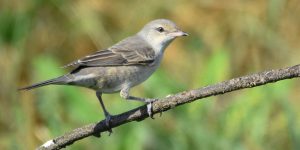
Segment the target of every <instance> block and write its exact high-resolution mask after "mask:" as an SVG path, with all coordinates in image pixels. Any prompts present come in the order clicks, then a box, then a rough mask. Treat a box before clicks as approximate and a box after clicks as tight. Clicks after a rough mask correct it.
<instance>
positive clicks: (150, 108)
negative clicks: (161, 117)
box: [147, 102, 154, 119]
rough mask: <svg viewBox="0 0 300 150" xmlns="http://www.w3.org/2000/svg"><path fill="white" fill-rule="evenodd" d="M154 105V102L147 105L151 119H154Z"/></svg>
mask: <svg viewBox="0 0 300 150" xmlns="http://www.w3.org/2000/svg"><path fill="white" fill-rule="evenodd" d="M152 103H153V102H150V103H148V104H147V113H148V115H149V117H150V118H152V119H154V117H153V114H152Z"/></svg>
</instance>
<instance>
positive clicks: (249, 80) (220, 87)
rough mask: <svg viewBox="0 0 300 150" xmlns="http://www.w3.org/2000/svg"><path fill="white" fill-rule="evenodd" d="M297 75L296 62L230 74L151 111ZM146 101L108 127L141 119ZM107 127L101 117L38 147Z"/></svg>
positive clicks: (68, 142) (165, 100) (54, 146)
mask: <svg viewBox="0 0 300 150" xmlns="http://www.w3.org/2000/svg"><path fill="white" fill-rule="evenodd" d="M299 76H300V65H296V66H292V67H288V68H283V69H276V70H270V71H264V72H261V73H256V74H252V75H247V76H243V77H238V78H234V79H231V80H228V81H224V82H221V83H218V84H214V85H209V86H206V87H203V88H200V89H194V90H190V91H184V92H181V93H178V94H175V95H171V96H168V97H166V98H162V99H160V100H158V101H156V102H154V103H153V105H152V109H153V112H152V113H153V114H156V113H161V112H163V111H167V110H169V109H172V108H174V107H176V106H179V105H182V104H185V103H190V102H193V101H195V100H198V99H202V98H205V97H209V96H214V95H220V94H224V93H228V92H232V91H236V90H240V89H244V88H251V87H256V86H260V85H264V84H267V83H272V82H276V81H280V80H284V79H291V78H295V77H299ZM148 117H149V116H148V113H147V107H146V105H144V106H141V107H138V108H135V109H133V110H130V111H127V112H124V113H122V114H119V115H116V116H114V117H112V120H111V127H112V128H114V127H117V126H120V125H123V124H125V123H128V122H131V121H141V120H144V119H145V118H148ZM104 131H108V129H107V128H106V125H105V121H104V120H102V121H100V122H99V123H92V124H89V125H86V126H83V127H80V128H77V129H75V130H73V131H71V132H68V133H65V134H64V135H62V136H60V137H57V138H55V139H53V140H50V141H48V142H46V143H45V144H44V145H42V146H41V147H39V148H37V149H38V150H42V149H43V150H44V149H45V150H52V149H61V148H64V147H66V146H68V145H71V144H73V143H74V142H76V141H78V140H80V139H83V138H85V137H88V136H91V135H94V136H97V137H100V133H101V132H104Z"/></svg>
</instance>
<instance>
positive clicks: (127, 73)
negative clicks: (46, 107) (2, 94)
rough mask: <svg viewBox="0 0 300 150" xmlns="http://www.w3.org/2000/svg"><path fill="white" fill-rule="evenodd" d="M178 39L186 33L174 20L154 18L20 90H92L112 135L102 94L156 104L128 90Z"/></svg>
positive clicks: (149, 73)
mask: <svg viewBox="0 0 300 150" xmlns="http://www.w3.org/2000/svg"><path fill="white" fill-rule="evenodd" d="M181 36H188V34H187V33H186V32H184V31H182V30H180V28H179V27H178V26H177V25H176V24H175V23H174V22H173V21H171V20H168V19H156V20H153V21H150V22H149V23H147V24H146V25H145V26H144V27H143V28H142V29H141V30H140V31H139V32H137V33H136V34H134V35H133V36H129V37H127V38H125V39H123V40H121V41H119V42H117V43H116V44H115V45H113V46H111V47H108V48H106V49H102V50H98V51H96V52H94V53H92V54H90V55H87V56H85V57H82V58H81V59H78V60H75V61H73V62H71V63H69V64H67V65H65V66H64V67H63V68H69V67H72V70H71V71H70V72H69V73H67V74H65V75H62V76H59V77H57V78H53V79H50V80H46V81H43V82H39V83H36V84H33V85H30V86H26V87H22V88H19V90H31V89H34V88H38V87H42V86H46V85H72V86H79V87H85V88H89V89H92V90H94V91H95V92H96V96H97V98H98V100H99V102H100V105H101V107H102V110H103V113H104V116H105V124H106V126H107V127H108V129H109V131H110V133H111V132H112V131H111V128H110V121H111V118H112V115H111V114H110V113H109V112H108V111H107V109H106V107H105V105H104V103H103V100H102V94H103V93H104V94H110V93H116V92H120V97H122V98H123V99H126V100H136V101H141V102H144V103H147V104H151V103H152V102H154V101H156V100H157V99H155V98H141V97H135V96H132V95H130V92H129V91H130V89H131V88H132V87H134V86H136V85H139V84H140V83H142V82H144V81H145V80H146V79H148V78H149V77H150V76H151V75H152V74H153V73H154V72H155V70H156V69H157V68H158V67H159V65H160V63H161V60H162V58H163V54H164V52H165V49H166V48H167V47H168V45H169V44H170V43H171V42H172V41H173V40H174V39H176V38H177V37H181ZM148 112H149V110H148ZM149 115H150V114H149Z"/></svg>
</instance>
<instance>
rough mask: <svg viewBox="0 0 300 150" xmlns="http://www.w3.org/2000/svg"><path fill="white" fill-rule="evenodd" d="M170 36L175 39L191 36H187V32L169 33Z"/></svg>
mask: <svg viewBox="0 0 300 150" xmlns="http://www.w3.org/2000/svg"><path fill="white" fill-rule="evenodd" d="M169 35H170V36H173V37H179V36H188V35H189V34H187V33H186V32H183V31H181V30H176V31H174V32H171V33H169Z"/></svg>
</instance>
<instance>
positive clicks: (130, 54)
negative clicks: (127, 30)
mask: <svg viewBox="0 0 300 150" xmlns="http://www.w3.org/2000/svg"><path fill="white" fill-rule="evenodd" d="M154 58H155V52H154V50H153V49H152V48H151V46H149V44H148V43H147V42H145V41H144V40H142V38H139V37H138V36H132V37H129V38H127V39H125V40H123V41H120V42H119V43H117V44H116V45H114V46H112V47H110V48H108V49H105V50H100V51H97V52H95V53H93V54H91V55H88V56H85V57H83V58H82V59H79V60H76V61H73V62H71V63H69V64H67V65H65V66H64V67H70V66H72V67H77V68H79V67H80V68H82V67H95V66H99V67H100V66H101V67H106V66H126V65H147V64H150V63H152V62H153V61H154Z"/></svg>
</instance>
